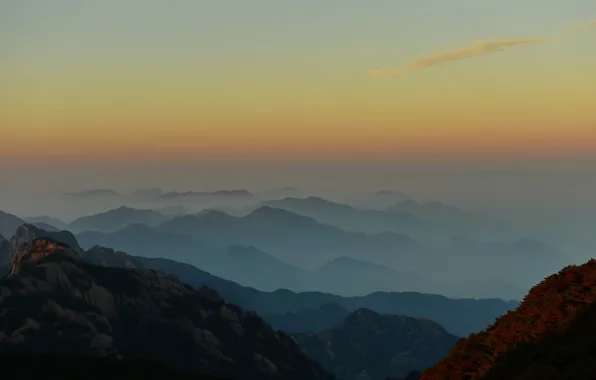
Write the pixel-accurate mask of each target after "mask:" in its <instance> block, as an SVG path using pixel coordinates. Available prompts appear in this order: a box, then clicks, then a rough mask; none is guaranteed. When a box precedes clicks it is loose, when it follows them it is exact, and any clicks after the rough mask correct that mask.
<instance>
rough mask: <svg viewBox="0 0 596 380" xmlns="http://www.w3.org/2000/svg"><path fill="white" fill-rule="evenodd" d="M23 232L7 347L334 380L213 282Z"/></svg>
mask: <svg viewBox="0 0 596 380" xmlns="http://www.w3.org/2000/svg"><path fill="white" fill-rule="evenodd" d="M17 235H18V236H15V238H14V239H12V240H11V243H10V244H9V245H10V251H11V254H13V255H14V256H13V257H14V259H13V263H14V265H13V266H12V267H11V275H9V276H8V277H6V278H5V279H4V280H2V281H1V282H0V309H2V313H1V314H0V326H2V328H1V330H0V354H21V355H43V354H49V353H51V354H54V355H62V356H64V357H68V356H77V355H82V356H91V357H111V358H123V359H130V360H134V359H146V360H151V361H156V362H162V363H165V364H167V365H168V366H169V367H170V368H173V369H175V370H177V371H181V372H188V373H192V374H200V375H215V376H221V377H224V378H225V377H227V378H234V379H279V380H282V379H287V380H324V379H325V380H327V379H332V378H333V377H332V376H330V375H329V374H328V373H327V372H326V371H325V370H323V369H322V367H320V366H319V365H318V364H316V363H315V362H314V361H312V360H311V359H309V358H308V357H306V356H305V355H304V354H303V353H302V350H301V349H300V348H299V347H298V345H297V343H296V342H295V340H294V339H292V338H291V337H290V336H288V335H286V334H284V333H282V332H275V331H274V330H273V329H272V328H271V327H270V326H269V325H268V324H267V323H265V322H264V321H263V320H262V319H261V318H260V317H258V316H257V315H255V314H254V313H249V312H246V311H244V310H242V309H240V308H239V307H236V306H234V305H231V304H227V303H226V302H225V301H224V300H223V299H221V298H220V297H219V296H218V295H217V294H216V293H215V291H213V290H211V289H208V288H201V289H200V290H199V291H196V290H194V289H192V288H191V287H189V286H186V285H184V284H182V283H181V282H180V281H178V280H177V279H176V278H175V277H173V276H168V275H165V274H162V273H159V272H155V271H151V270H143V269H123V268H113V267H105V266H96V265H93V264H90V263H87V262H85V261H84V260H83V259H82V257H81V256H80V255H78V253H77V251H76V250H75V249H73V248H71V247H70V246H68V244H65V243H62V242H61V241H59V240H54V239H51V238H49V237H47V238H39V237H36V235H35V233H33V234H31V231H30V230H29V229H27V228H25V229H23V230H21V231H20V233H19V234H17ZM64 236H65V237H67V236H66V235H64ZM19 244H20V245H19Z"/></svg>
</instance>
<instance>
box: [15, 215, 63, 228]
mask: <svg viewBox="0 0 596 380" xmlns="http://www.w3.org/2000/svg"><path fill="white" fill-rule="evenodd" d="M24 220H25V221H26V222H27V223H31V224H39V223H43V224H47V225H50V226H54V227H55V228H58V229H61V230H66V229H68V223H66V222H64V221H62V220H60V219H57V218H53V217H51V216H46V215H40V216H34V217H32V218H24Z"/></svg>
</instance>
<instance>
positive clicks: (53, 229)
mask: <svg viewBox="0 0 596 380" xmlns="http://www.w3.org/2000/svg"><path fill="white" fill-rule="evenodd" d="M31 224H32V225H34V226H35V227H37V228H39V229H42V230H44V231H50V232H60V231H62V229H60V228H58V227H56V226H52V225H51V224H48V223H44V222H36V223H31Z"/></svg>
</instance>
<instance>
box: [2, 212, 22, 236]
mask: <svg viewBox="0 0 596 380" xmlns="http://www.w3.org/2000/svg"><path fill="white" fill-rule="evenodd" d="M24 223H25V221H24V220H23V219H21V218H19V217H18V216H16V215H13V214H9V213H7V212H4V211H1V210H0V235H2V236H6V237H7V238H9V237H11V236H12V235H13V234H14V233H15V232H16V231H17V228H19V226H20V225H22V224H24Z"/></svg>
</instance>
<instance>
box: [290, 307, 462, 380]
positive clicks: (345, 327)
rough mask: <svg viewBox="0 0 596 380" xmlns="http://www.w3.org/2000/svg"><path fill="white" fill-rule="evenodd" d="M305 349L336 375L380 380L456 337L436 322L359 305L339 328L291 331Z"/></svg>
mask: <svg viewBox="0 0 596 380" xmlns="http://www.w3.org/2000/svg"><path fill="white" fill-rule="evenodd" d="M294 338H296V340H297V341H298V343H299V344H300V346H302V348H304V350H305V351H306V353H307V354H308V355H309V356H310V357H311V358H312V359H314V360H316V361H317V362H319V363H321V364H322V365H323V366H324V367H325V368H326V369H327V370H329V371H330V372H333V373H334V374H335V375H336V376H337V377H338V378H339V379H357V378H358V376H363V375H364V374H366V375H368V379H370V380H385V379H386V378H387V377H389V376H391V375H406V374H408V373H410V372H411V371H413V370H417V369H423V368H426V367H428V366H430V365H432V364H434V363H436V362H437V361H438V360H440V359H441V358H442V357H443V356H444V355H445V354H446V353H447V352H448V351H449V349H450V348H451V347H452V346H453V345H454V344H455V343H456V342H457V341H458V338H457V337H455V336H454V335H451V334H449V333H448V332H447V331H446V330H445V329H444V328H443V327H441V326H440V325H439V324H438V323H436V322H433V321H430V320H426V319H416V318H410V317H402V316H397V315H380V314H378V313H375V312H373V311H371V310H368V309H359V310H356V311H354V312H353V313H352V314H350V315H349V316H347V317H346V318H345V320H344V321H343V322H342V323H341V324H340V325H338V326H336V327H333V328H331V329H328V330H324V331H321V332H318V333H316V334H298V335H294Z"/></svg>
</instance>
